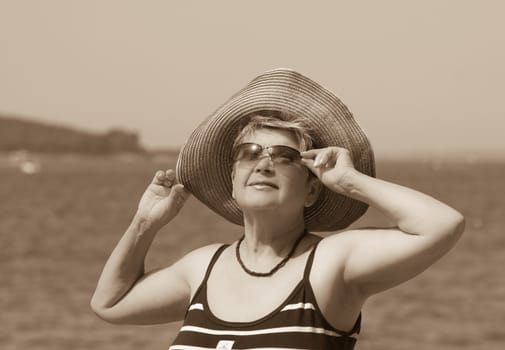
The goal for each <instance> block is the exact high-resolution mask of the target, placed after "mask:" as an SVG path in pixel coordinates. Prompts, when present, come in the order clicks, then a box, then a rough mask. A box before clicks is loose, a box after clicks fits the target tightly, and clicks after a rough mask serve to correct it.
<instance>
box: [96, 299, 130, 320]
mask: <svg viewBox="0 0 505 350" xmlns="http://www.w3.org/2000/svg"><path fill="white" fill-rule="evenodd" d="M89 306H90V308H91V310H92V311H93V312H94V313H95V315H97V316H98V317H99V318H100V319H102V320H104V321H105V322H108V323H112V324H121V323H122V322H121V320H120V319H118V318H117V317H114V314H115V312H114V310H113V308H112V307H108V306H106V305H103V303H100V302H99V301H98V300H97V299H96V298H94V297H93V298H92V299H91V301H90V303H89Z"/></svg>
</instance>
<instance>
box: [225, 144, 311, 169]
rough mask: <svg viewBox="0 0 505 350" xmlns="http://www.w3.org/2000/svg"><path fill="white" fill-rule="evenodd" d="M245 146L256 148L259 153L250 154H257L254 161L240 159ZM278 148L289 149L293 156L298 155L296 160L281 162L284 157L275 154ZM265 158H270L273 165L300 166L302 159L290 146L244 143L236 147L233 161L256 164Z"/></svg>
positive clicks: (298, 152)
mask: <svg viewBox="0 0 505 350" xmlns="http://www.w3.org/2000/svg"><path fill="white" fill-rule="evenodd" d="M245 146H249V147H250V148H253V147H255V148H256V150H257V151H259V152H250V153H251V154H256V153H257V157H255V158H254V159H252V158H251V159H246V160H244V159H243V158H241V159H238V154H239V153H240V150H241V149H242V148H244V147H245ZM250 148H249V149H250ZM276 148H277V149H279V148H280V149H288V150H289V151H290V152H291V153H292V155H296V157H295V158H296V159H293V160H288V162H282V161H279V158H282V156H278V155H276V154H275V153H276V152H275V149H276ZM265 157H269V158H270V160H271V161H272V163H274V164H289V165H292V164H299V163H300V160H301V159H302V156H301V153H300V151H299V150H297V149H296V148H294V147H290V146H286V145H271V146H262V145H260V144H258V143H255V142H244V143H241V144H238V145H237V146H236V147H234V149H233V156H232V160H233V162H250V163H254V164H256V163H257V162H258V161H260V160H261V159H262V158H265Z"/></svg>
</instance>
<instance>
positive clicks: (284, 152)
mask: <svg viewBox="0 0 505 350" xmlns="http://www.w3.org/2000/svg"><path fill="white" fill-rule="evenodd" d="M272 158H274V159H277V160H279V161H281V162H291V163H292V162H296V161H298V160H300V152H298V151H297V150H296V149H294V148H291V147H288V146H273V147H272Z"/></svg>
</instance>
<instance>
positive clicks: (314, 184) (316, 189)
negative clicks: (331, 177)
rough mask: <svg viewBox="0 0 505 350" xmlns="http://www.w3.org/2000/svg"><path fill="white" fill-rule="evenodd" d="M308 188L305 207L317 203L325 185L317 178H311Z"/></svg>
mask: <svg viewBox="0 0 505 350" xmlns="http://www.w3.org/2000/svg"><path fill="white" fill-rule="evenodd" d="M308 186H309V192H308V193H307V197H306V198H305V207H310V206H312V205H313V204H314V203H315V202H316V200H317V198H318V197H319V194H320V193H321V189H322V186H323V184H322V183H321V181H319V179H318V178H317V177H316V176H310V178H309V184H308Z"/></svg>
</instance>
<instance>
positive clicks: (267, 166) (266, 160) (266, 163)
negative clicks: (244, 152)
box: [254, 156, 274, 173]
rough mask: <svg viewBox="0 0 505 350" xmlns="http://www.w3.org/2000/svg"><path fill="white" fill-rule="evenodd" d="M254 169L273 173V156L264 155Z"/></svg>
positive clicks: (259, 171) (258, 171)
mask: <svg viewBox="0 0 505 350" xmlns="http://www.w3.org/2000/svg"><path fill="white" fill-rule="evenodd" d="M254 171H255V172H257V173H273V171H274V163H273V162H272V158H270V157H269V156H266V157H262V158H261V159H260V160H259V161H258V163H257V164H256V167H255V168H254Z"/></svg>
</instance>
